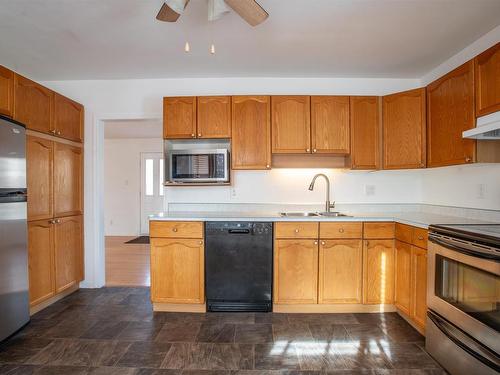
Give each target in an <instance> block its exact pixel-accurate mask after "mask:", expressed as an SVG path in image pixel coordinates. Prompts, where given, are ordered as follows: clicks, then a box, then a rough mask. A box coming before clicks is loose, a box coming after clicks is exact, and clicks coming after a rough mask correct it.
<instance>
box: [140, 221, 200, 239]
mask: <svg viewBox="0 0 500 375" xmlns="http://www.w3.org/2000/svg"><path fill="white" fill-rule="evenodd" d="M149 233H150V236H151V237H160V238H161V237H164V238H200V239H201V238H203V222H202V221H151V222H150V223H149Z"/></svg>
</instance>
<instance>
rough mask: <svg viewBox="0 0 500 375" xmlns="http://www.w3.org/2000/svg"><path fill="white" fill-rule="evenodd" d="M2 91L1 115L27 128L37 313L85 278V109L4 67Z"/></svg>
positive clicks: (33, 294)
mask: <svg viewBox="0 0 500 375" xmlns="http://www.w3.org/2000/svg"><path fill="white" fill-rule="evenodd" d="M0 93H2V95H1V99H0V113H2V114H4V115H6V116H9V117H12V118H13V119H14V120H17V121H19V122H21V123H22V124H24V125H25V126H26V177H27V187H28V270H29V271H28V272H29V292H30V305H31V307H32V310H33V311H37V310H39V309H40V307H43V306H46V305H48V304H50V303H51V302H53V301H55V300H56V299H57V297H58V295H64V292H67V291H70V290H74V289H76V288H77V287H78V283H79V282H80V281H82V280H83V277H84V274H83V269H84V264H83V144H82V142H83V115H84V109H83V106H82V105H81V104H79V103H77V102H75V101H73V100H71V99H69V98H66V97H64V96H63V95H60V94H58V93H56V92H54V91H52V90H50V89H48V88H46V87H43V86H42V85H40V84H38V83H36V82H34V81H31V80H29V79H28V78H25V77H23V76H21V75H19V74H16V73H14V72H12V71H10V70H8V69H6V68H4V67H1V66H0ZM4 94H5V95H4Z"/></svg>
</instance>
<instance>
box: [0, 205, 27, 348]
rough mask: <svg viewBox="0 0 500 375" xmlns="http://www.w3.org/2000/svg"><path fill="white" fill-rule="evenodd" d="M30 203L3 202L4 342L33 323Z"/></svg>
mask: <svg viewBox="0 0 500 375" xmlns="http://www.w3.org/2000/svg"><path fill="white" fill-rule="evenodd" d="M26 238H27V225H26V202H13V203H0V317H1V318H0V341H1V340H4V339H5V338H7V337H8V336H10V335H11V334H13V333H14V332H15V331H17V330H18V329H19V328H21V327H22V326H23V325H25V324H26V323H28V321H29V295H28V251H27V240H26Z"/></svg>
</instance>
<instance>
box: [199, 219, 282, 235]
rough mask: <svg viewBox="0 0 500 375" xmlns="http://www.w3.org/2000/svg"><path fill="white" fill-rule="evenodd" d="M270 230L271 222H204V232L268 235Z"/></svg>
mask: <svg viewBox="0 0 500 375" xmlns="http://www.w3.org/2000/svg"><path fill="white" fill-rule="evenodd" d="M272 231H273V223H271V222H266V223H263V222H246V221H245V222H243V221H234V222H233V221H231V222H227V221H211V222H207V223H205V232H206V234H215V233H225V232H227V233H233V234H238V233H241V234H253V235H268V234H272Z"/></svg>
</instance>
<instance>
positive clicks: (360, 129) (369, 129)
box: [350, 96, 380, 169]
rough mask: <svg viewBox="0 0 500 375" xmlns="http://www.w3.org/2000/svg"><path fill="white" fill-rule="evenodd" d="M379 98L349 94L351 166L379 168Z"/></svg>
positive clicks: (354, 167)
mask: <svg viewBox="0 0 500 375" xmlns="http://www.w3.org/2000/svg"><path fill="white" fill-rule="evenodd" d="M379 106H380V99H379V98H378V97H377V96H351V98H350V112H351V116H350V122H351V168H352V169H379V168H380V115H379Z"/></svg>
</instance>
